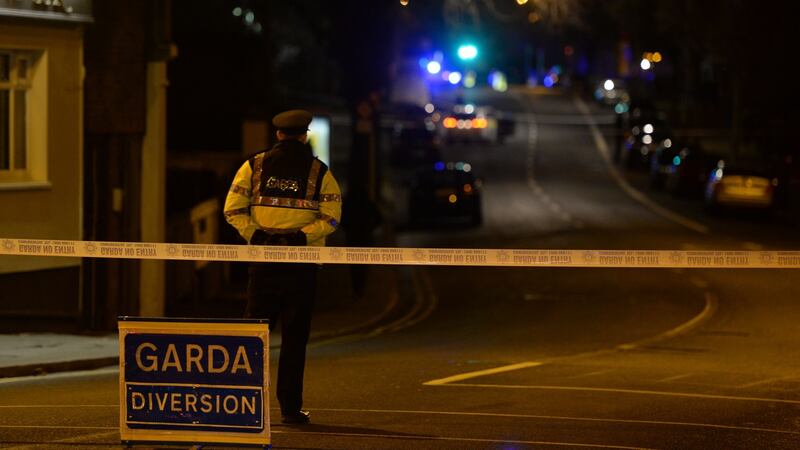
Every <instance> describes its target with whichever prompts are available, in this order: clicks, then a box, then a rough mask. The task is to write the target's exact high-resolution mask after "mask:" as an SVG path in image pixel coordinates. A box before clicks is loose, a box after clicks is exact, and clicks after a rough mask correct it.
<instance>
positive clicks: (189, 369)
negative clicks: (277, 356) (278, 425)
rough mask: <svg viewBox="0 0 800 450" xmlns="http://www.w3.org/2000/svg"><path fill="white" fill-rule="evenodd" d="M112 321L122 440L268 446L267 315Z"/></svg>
mask: <svg viewBox="0 0 800 450" xmlns="http://www.w3.org/2000/svg"><path fill="white" fill-rule="evenodd" d="M118 319H119V321H118V326H119V355H120V356H119V389H120V390H119V395H120V397H119V398H120V416H119V417H120V422H119V426H120V441H121V442H122V444H123V445H127V446H128V447H130V446H132V445H136V444H153V443H158V444H193V445H212V444H225V445H236V446H246V447H259V448H271V447H272V444H271V436H270V421H269V411H270V410H269V321H268V320H266V319H219V320H218V319H183V318H179V319H171V318H142V317H127V316H124V317H119V318H118Z"/></svg>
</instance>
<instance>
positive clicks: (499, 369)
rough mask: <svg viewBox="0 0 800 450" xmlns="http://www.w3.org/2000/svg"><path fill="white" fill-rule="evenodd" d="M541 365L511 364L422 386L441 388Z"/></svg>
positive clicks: (531, 362)
mask: <svg viewBox="0 0 800 450" xmlns="http://www.w3.org/2000/svg"><path fill="white" fill-rule="evenodd" d="M541 365H542V363H540V362H537V361H529V362H523V363H518V364H510V365H507V366H502V367H495V368H494V369H485V370H476V371H474V372H467V373H462V374H460V375H453V376H451V377H447V378H439V379H437V380H431V381H426V382H425V383H422V384H424V385H426V386H441V385H444V384H447V383H452V382H454V381H462V380H468V379H470V378H476V377H482V376H484V375H493V374H496V373H503V372H510V371H512V370H519V369H525V368H526V367H536V366H541Z"/></svg>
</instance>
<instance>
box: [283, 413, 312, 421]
mask: <svg viewBox="0 0 800 450" xmlns="http://www.w3.org/2000/svg"><path fill="white" fill-rule="evenodd" d="M281 422H283V423H289V424H298V423H300V424H302V423H309V422H311V413H310V412H308V411H302V410H301V411H296V412H293V413H289V414H282V417H281Z"/></svg>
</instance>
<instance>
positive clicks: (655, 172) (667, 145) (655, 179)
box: [650, 139, 681, 189]
mask: <svg viewBox="0 0 800 450" xmlns="http://www.w3.org/2000/svg"><path fill="white" fill-rule="evenodd" d="M680 151H681V146H680V145H678V144H676V143H674V142H673V141H672V139H664V140H663V141H661V143H660V144H659V145H658V146H657V147H656V149H655V151H653V152H651V153H650V187H651V188H652V189H661V188H662V187H664V181H665V180H666V179H667V176H669V174H670V172H671V171H672V170H673V165H672V163H673V162H674V161H675V157H676V156H678V153H679V152H680Z"/></svg>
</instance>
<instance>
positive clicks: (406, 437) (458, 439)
mask: <svg viewBox="0 0 800 450" xmlns="http://www.w3.org/2000/svg"><path fill="white" fill-rule="evenodd" d="M272 434H286V435H289V434H302V435H312V436H340V437H360V438H375V439H400V440H414V441H450V442H480V443H486V444H519V445H552V446H558V447H589V448H615V449H644V447H627V446H621V445H608V444H583V443H579V442H550V441H520V440H512V439H479V438H467V437H448V436H413V435H407V434H372V433H334V432H323V431H283V430H272Z"/></svg>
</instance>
